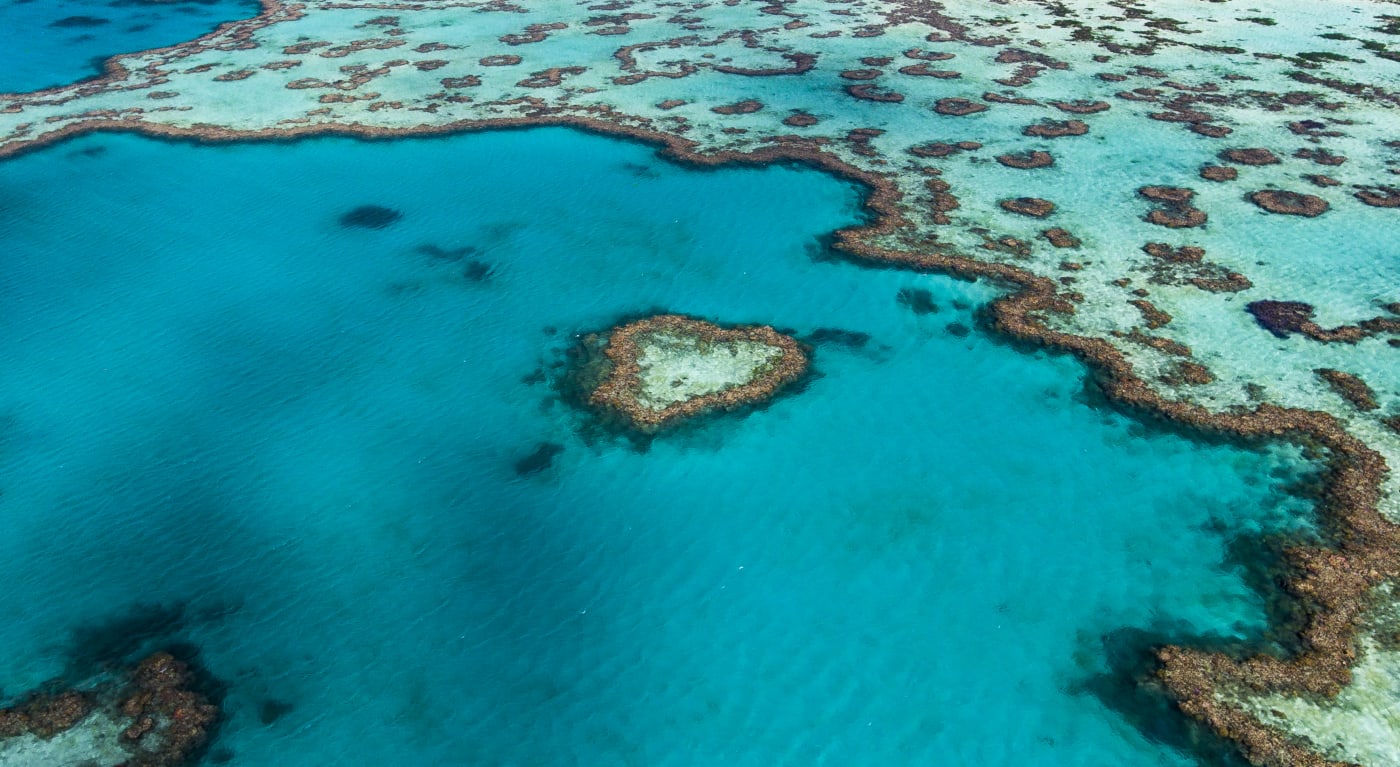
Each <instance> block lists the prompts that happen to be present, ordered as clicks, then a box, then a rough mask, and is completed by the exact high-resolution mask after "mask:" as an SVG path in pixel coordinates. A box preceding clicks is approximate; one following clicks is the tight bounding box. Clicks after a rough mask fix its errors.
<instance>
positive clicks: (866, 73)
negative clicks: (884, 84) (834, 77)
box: [841, 69, 884, 80]
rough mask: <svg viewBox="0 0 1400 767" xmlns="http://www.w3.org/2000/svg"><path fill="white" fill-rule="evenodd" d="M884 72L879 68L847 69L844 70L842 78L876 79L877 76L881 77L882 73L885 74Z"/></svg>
mask: <svg viewBox="0 0 1400 767" xmlns="http://www.w3.org/2000/svg"><path fill="white" fill-rule="evenodd" d="M883 74H884V72H881V71H880V70H878V69H847V70H846V71H844V72H842V73H841V79H843V80H874V79H875V78H877V77H879V76H880V75H883Z"/></svg>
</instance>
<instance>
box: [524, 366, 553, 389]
mask: <svg viewBox="0 0 1400 767" xmlns="http://www.w3.org/2000/svg"><path fill="white" fill-rule="evenodd" d="M548 380H549V376H548V375H547V374H546V373H545V372H544V368H535V369H534V370H532V371H530V372H529V373H526V374H525V375H523V376H521V377H520V383H523V384H525V385H526V386H534V385H536V384H542V383H544V382H545V381H548Z"/></svg>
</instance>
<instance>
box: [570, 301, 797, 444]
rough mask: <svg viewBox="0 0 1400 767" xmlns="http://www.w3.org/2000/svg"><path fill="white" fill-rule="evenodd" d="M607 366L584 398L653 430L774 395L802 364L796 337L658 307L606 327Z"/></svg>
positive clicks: (637, 426)
mask: <svg viewBox="0 0 1400 767" xmlns="http://www.w3.org/2000/svg"><path fill="white" fill-rule="evenodd" d="M604 343H605V346H604V347H603V350H602V354H603V356H604V357H606V359H607V361H608V369H607V372H606V374H605V375H604V376H603V377H602V380H601V382H600V383H599V384H598V386H597V388H595V389H594V390H593V391H592V393H590V394H589V395H588V401H589V403H590V404H592V405H594V406H595V407H599V408H605V409H607V410H609V411H611V412H614V413H617V414H619V415H621V416H623V417H624V418H626V419H627V420H628V421H629V422H630V423H631V424H632V426H633V427H634V428H637V429H640V430H642V431H646V432H650V431H655V430H656V429H658V428H660V427H662V426H664V425H667V424H671V423H674V422H676V421H678V420H681V419H685V418H689V417H692V416H695V415H699V414H701V413H705V412H708V411H713V410H734V409H736V408H739V407H743V406H745V405H752V404H755V403H759V402H762V401H764V400H766V399H768V398H769V397H772V396H773V394H774V393H775V392H777V390H778V389H780V388H782V387H783V386H784V385H785V384H788V383H791V382H792V381H794V380H796V379H797V378H799V377H801V376H802V374H803V373H805V372H806V371H807V367H808V358H807V354H806V352H804V351H803V350H802V348H801V346H800V345H799V344H798V343H797V341H796V340H794V339H793V338H790V337H788V336H785V335H783V334H781V333H779V332H777V331H776V330H774V329H772V328H770V327H766V326H749V327H737V328H724V327H720V326H718V325H714V324H712V323H709V322H703V321H701V320H694V319H690V318H688V317H682V316H679V315H674V314H663V315H657V316H654V317H647V318H645V319H641V320H637V321H636V322H630V323H628V324H626V325H623V326H621V327H618V328H615V329H613V330H612V331H610V332H609V333H608V336H607V340H606V341H605V342H604Z"/></svg>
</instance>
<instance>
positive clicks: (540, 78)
mask: <svg viewBox="0 0 1400 767" xmlns="http://www.w3.org/2000/svg"><path fill="white" fill-rule="evenodd" d="M586 71H587V68H585V67H550V68H549V69H541V70H540V71H538V72H531V73H530V76H529V77H527V78H525V79H524V80H521V81H520V82H518V83H516V85H517V86H519V87H521V88H553V87H556V86H558V85H561V84H562V83H563V82H564V78H565V77H567V76H569V75H581V74H583V73H584V72H586Z"/></svg>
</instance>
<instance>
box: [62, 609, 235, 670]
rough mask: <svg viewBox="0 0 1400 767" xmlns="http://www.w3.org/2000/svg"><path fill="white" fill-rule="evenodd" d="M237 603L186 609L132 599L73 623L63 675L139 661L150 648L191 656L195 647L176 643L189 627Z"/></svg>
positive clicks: (216, 616) (211, 619) (214, 618)
mask: <svg viewBox="0 0 1400 767" xmlns="http://www.w3.org/2000/svg"><path fill="white" fill-rule="evenodd" d="M237 609H238V607H237V605H229V604H211V605H208V606H204V607H200V608H198V609H191V607H190V604H189V603H188V602H185V601H179V602H174V603H172V604H167V605H162V604H148V603H134V604H131V605H129V606H128V607H126V608H125V609H124V610H122V611H121V612H116V613H112V614H109V615H106V616H103V617H101V618H98V619H96V620H93V621H91V622H89V623H85V624H81V625H78V626H76V627H74V628H73V629H72V631H71V633H70V635H69V640H68V643H67V645H66V646H65V647H64V648H63V652H64V655H65V657H66V662H65V670H64V675H65V677H67V678H70V679H75V680H77V679H86V678H88V677H91V676H92V675H93V674H95V673H97V672H100V671H104V670H108V669H112V668H118V667H121V666H125V665H129V664H131V663H134V662H135V661H136V660H138V656H140V655H143V654H145V653H149V652H154V651H155V650H167V651H169V652H170V653H171V654H173V655H175V656H176V657H177V658H180V660H193V659H194V658H195V656H197V655H198V654H199V650H198V648H197V647H195V646H194V645H190V644H188V643H184V642H181V641H180V640H179V637H181V636H184V635H185V634H186V633H187V631H188V629H189V628H190V627H191V626H195V625H200V624H207V623H211V622H215V621H218V620H220V619H222V618H223V617H225V616H227V615H228V614H229V613H232V612H234V611H235V610H237Z"/></svg>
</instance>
